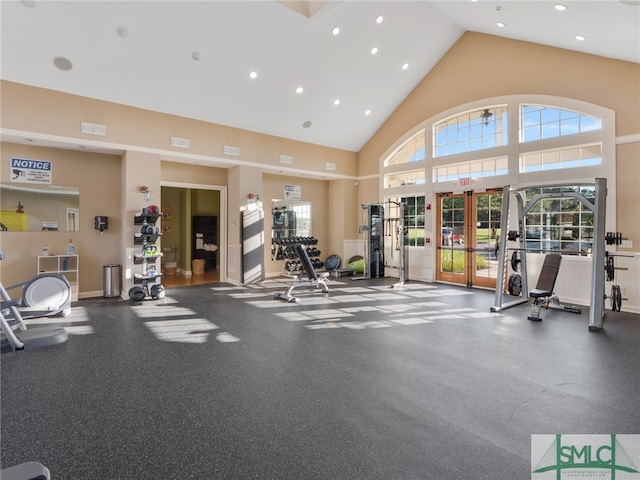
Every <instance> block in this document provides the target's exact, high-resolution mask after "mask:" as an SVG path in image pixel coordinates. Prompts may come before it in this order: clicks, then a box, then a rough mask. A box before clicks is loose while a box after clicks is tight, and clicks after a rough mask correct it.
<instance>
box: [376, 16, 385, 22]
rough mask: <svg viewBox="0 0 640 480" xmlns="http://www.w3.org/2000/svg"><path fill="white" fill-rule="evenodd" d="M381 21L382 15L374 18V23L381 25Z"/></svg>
mask: <svg viewBox="0 0 640 480" xmlns="http://www.w3.org/2000/svg"><path fill="white" fill-rule="evenodd" d="M383 20H384V17H383V16H382V15H378V16H377V17H376V23H382V21H383Z"/></svg>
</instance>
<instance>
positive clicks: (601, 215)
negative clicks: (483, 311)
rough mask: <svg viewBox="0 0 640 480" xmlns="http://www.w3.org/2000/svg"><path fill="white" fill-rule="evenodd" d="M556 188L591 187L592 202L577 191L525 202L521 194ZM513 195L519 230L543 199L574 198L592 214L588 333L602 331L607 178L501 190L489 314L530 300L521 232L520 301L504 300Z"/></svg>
mask: <svg viewBox="0 0 640 480" xmlns="http://www.w3.org/2000/svg"><path fill="white" fill-rule="evenodd" d="M556 187H594V189H595V199H594V201H593V203H592V202H591V201H590V200H588V199H587V198H586V197H585V196H584V195H582V194H580V193H578V192H550V193H539V194H537V195H535V196H534V197H533V198H532V199H531V200H530V201H529V202H526V203H525V200H524V191H525V190H528V189H532V188H556ZM512 195H514V196H515V198H516V202H517V212H518V220H519V221H518V225H519V228H520V229H522V225H523V221H524V218H525V215H526V214H527V213H528V212H529V211H530V210H531V209H532V208H533V207H534V205H535V204H536V203H538V202H539V201H540V200H543V199H549V198H574V199H576V200H578V201H579V202H580V203H581V204H582V205H583V206H584V207H585V208H586V209H587V210H589V211H590V212H592V213H593V221H594V222H593V223H594V225H593V244H592V252H591V253H592V275H591V297H590V309H589V331H590V332H598V331H600V330H601V329H602V326H603V322H604V309H605V299H606V298H607V295H606V294H605V268H604V266H605V237H606V235H605V229H606V227H605V221H606V196H607V179H606V178H596V179H595V181H594V183H588V184H585V183H579V184H576V183H567V184H553V185H529V186H527V187H522V188H511V186H510V185H506V186H505V187H504V189H503V191H502V217H501V219H500V232H501V233H503V234H502V235H500V238H499V240H498V241H499V245H497V247H498V248H497V252H498V272H499V273H498V278H497V280H496V294H495V303H494V305H493V306H492V307H491V311H492V312H499V311H501V310H505V309H507V308H510V307H514V306H516V305H520V304H523V303H527V302H528V301H529V298H528V295H529V288H528V285H527V261H526V259H527V255H526V251H527V250H526V248H524V247H525V235H524V232H522V231H520V232H519V235H518V237H519V241H520V244H521V247H523V248H520V249H518V250H520V251H522V252H523V255H521V258H520V276H521V284H522V293H521V296H520V297H519V298H515V299H513V300H510V301H506V300H505V298H504V293H505V292H504V287H505V276H506V275H505V273H506V267H507V262H508V259H507V255H508V252H507V250H508V248H507V235H506V232H508V231H509V216H510V206H509V202H510V199H511V196H512Z"/></svg>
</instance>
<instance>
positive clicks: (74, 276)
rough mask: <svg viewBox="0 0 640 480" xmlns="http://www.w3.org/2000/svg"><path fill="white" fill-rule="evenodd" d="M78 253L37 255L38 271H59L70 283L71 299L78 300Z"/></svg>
mask: <svg viewBox="0 0 640 480" xmlns="http://www.w3.org/2000/svg"><path fill="white" fill-rule="evenodd" d="M79 271H80V258H79V257H78V255H47V256H45V255H39V256H38V273H39V274H40V273H61V274H62V275H64V277H65V278H66V279H67V280H68V281H69V284H70V285H71V300H72V301H77V300H78V272H79Z"/></svg>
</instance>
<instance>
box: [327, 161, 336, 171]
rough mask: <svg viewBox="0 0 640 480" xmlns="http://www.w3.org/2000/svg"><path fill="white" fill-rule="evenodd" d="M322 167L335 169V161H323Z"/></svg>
mask: <svg viewBox="0 0 640 480" xmlns="http://www.w3.org/2000/svg"><path fill="white" fill-rule="evenodd" d="M324 169H325V170H335V169H336V164H335V163H325V164H324Z"/></svg>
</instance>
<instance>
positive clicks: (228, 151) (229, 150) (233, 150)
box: [224, 145, 240, 156]
mask: <svg viewBox="0 0 640 480" xmlns="http://www.w3.org/2000/svg"><path fill="white" fill-rule="evenodd" d="M224 154H225V155H236V156H238V155H240V148H239V147H230V146H228V145H225V146H224Z"/></svg>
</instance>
